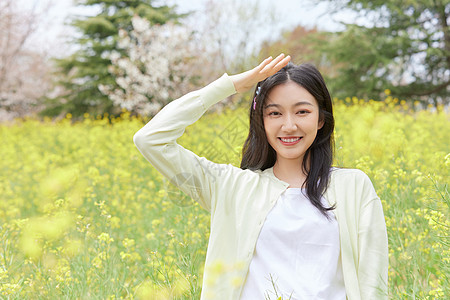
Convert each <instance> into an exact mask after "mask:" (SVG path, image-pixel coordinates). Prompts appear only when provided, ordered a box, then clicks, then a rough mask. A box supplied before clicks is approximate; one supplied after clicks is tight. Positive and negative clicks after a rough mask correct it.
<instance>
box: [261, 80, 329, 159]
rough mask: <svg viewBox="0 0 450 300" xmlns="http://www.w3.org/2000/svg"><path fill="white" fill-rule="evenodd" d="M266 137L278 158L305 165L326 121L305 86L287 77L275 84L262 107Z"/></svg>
mask: <svg viewBox="0 0 450 300" xmlns="http://www.w3.org/2000/svg"><path fill="white" fill-rule="evenodd" d="M263 121H264V129H265V132H266V136H267V140H268V142H269V144H270V145H271V146H272V148H273V149H274V150H275V151H276V153H277V158H276V159H277V162H278V163H280V160H283V162H288V161H289V162H292V163H296V164H297V163H298V164H299V165H300V166H301V165H302V161H303V157H304V155H305V153H306V151H307V150H308V148H309V147H310V146H311V145H312V143H313V142H314V139H315V138H316V135H317V131H318V130H319V129H320V128H321V127H322V125H323V122H321V121H320V120H319V106H318V104H317V101H316V99H315V98H314V96H313V95H311V94H310V93H309V92H308V91H307V90H306V89H305V88H303V87H302V86H300V85H299V84H297V83H295V82H294V81H288V82H286V83H283V84H280V85H277V86H275V87H274V88H273V89H272V90H271V91H270V93H269V94H268V96H267V99H266V102H265V103H264V107H263Z"/></svg>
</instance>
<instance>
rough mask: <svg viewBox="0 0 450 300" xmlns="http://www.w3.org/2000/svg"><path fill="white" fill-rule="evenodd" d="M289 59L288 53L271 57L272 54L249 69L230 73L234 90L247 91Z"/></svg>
mask: <svg viewBox="0 0 450 300" xmlns="http://www.w3.org/2000/svg"><path fill="white" fill-rule="evenodd" d="M290 60H291V57H290V56H289V55H288V56H286V57H284V54H283V53H281V54H280V55H278V56H277V57H276V58H275V59H273V58H272V56H270V57H268V58H266V59H265V60H263V62H262V63H260V64H259V65H258V66H257V67H255V68H253V69H251V70H248V71H246V72H243V73H240V74H236V75H231V76H230V78H231V80H232V81H233V84H234V88H235V89H236V92H238V93H242V92H245V91H248V90H249V89H251V88H252V87H253V86H254V85H255V84H257V83H258V82H260V81H261V80H264V79H266V78H267V77H269V76H272V75H273V74H275V73H276V72H278V71H279V70H281V69H282V68H283V67H284V66H286V65H287V64H288V62H289V61H290Z"/></svg>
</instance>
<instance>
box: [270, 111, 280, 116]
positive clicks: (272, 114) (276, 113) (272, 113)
mask: <svg viewBox="0 0 450 300" xmlns="http://www.w3.org/2000/svg"><path fill="white" fill-rule="evenodd" d="M278 114H280V113H279V112H277V111H272V112H270V113H269V116H275V115H278Z"/></svg>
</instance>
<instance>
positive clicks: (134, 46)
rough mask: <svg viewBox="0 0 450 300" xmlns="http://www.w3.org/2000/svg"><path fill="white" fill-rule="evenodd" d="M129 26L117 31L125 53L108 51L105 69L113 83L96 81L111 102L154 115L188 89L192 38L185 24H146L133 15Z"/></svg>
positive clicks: (130, 109) (196, 54)
mask: <svg viewBox="0 0 450 300" xmlns="http://www.w3.org/2000/svg"><path fill="white" fill-rule="evenodd" d="M132 24H133V30H132V31H131V32H129V33H127V32H126V31H125V30H120V31H119V42H118V46H119V48H120V49H123V50H125V51H126V55H125V56H121V55H120V53H119V52H112V53H111V55H110V56H109V58H110V59H111V61H112V66H110V68H109V71H110V73H112V74H113V75H114V77H115V79H116V85H100V86H99V88H100V90H101V91H102V93H104V94H105V95H107V96H108V97H109V98H110V99H111V101H112V102H113V103H114V105H115V106H118V107H121V108H125V109H127V110H128V111H130V112H132V113H133V114H140V115H154V114H156V113H157V112H158V111H159V110H160V109H161V107H163V106H164V105H166V104H167V103H168V102H170V101H171V100H173V99H176V98H178V97H180V96H182V95H183V94H186V93H188V92H189V91H190V89H191V88H193V87H191V86H190V84H189V83H190V78H191V76H193V73H194V70H195V69H193V68H192V67H193V64H192V62H193V60H198V59H199V58H200V57H199V56H198V52H197V51H195V50H194V49H195V42H194V41H193V40H192V39H191V32H189V30H188V29H187V28H185V27H182V26H177V25H175V24H170V23H166V24H164V25H153V26H151V25H150V22H148V21H147V20H146V19H143V18H141V17H139V16H135V17H133V19H132Z"/></svg>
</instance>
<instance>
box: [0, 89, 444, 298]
mask: <svg viewBox="0 0 450 300" xmlns="http://www.w3.org/2000/svg"><path fill="white" fill-rule="evenodd" d="M334 108H335V118H336V134H335V139H336V159H335V165H336V166H345V167H351V168H353V167H355V168H359V169H361V170H363V171H364V172H366V173H367V174H368V175H369V177H370V178H371V179H372V182H373V183H374V186H375V188H376V190H377V193H378V195H379V196H380V198H381V199H382V202H383V206H384V212H385V217H386V223H387V227H388V235H389V249H390V250H389V251H390V253H389V256H390V266H389V291H390V298H391V299H443V298H445V297H446V296H445V295H447V296H448V295H450V281H449V274H450V250H449V243H450V241H449V232H450V230H449V226H450V217H449V216H450V208H449V207H450V206H449V205H450V197H449V190H448V183H449V175H450V174H449V173H450V172H449V170H450V122H449V114H448V112H445V111H443V109H442V108H440V109H438V110H434V111H433V110H432V109H427V110H417V111H414V109H413V108H411V107H409V106H408V105H407V104H406V103H404V102H401V103H399V102H398V100H397V99H392V98H391V97H389V96H388V97H387V98H386V100H385V101H384V102H375V101H363V100H360V99H357V98H347V99H344V100H336V99H335V107H334ZM105 117H106V116H105ZM146 122H148V120H147V119H146V120H144V119H141V118H136V117H130V114H129V113H127V112H124V113H123V114H122V116H121V117H120V118H116V119H113V120H112V123H109V122H108V121H107V119H106V118H92V117H91V116H89V115H85V118H84V120H83V121H81V122H72V120H71V116H70V115H67V116H66V118H65V119H63V120H60V121H58V122H52V121H50V120H46V121H45V122H39V121H36V120H34V119H26V120H23V121H18V122H15V123H9V124H7V123H5V124H1V125H0V137H1V142H2V144H1V147H0V157H1V160H0V170H1V173H0V195H1V201H0V220H1V222H0V237H1V238H0V299H199V297H200V289H201V274H202V268H203V262H204V257H205V253H206V246H207V240H208V234H209V215H208V213H207V212H206V211H203V210H202V209H201V208H200V207H199V205H198V204H196V203H195V202H193V201H192V200H191V199H190V198H189V197H187V196H186V195H183V194H182V193H181V192H179V191H178V190H177V189H176V188H174V187H173V186H171V184H170V183H169V182H168V180H166V179H165V178H163V177H162V176H161V175H160V174H159V173H158V172H157V171H156V170H154V169H153V167H152V166H151V165H150V164H149V163H148V162H147V161H146V160H145V159H144V158H143V156H142V155H141V154H140V153H139V151H138V150H137V148H136V147H135V146H134V144H133V135H134V133H135V132H137V131H138V130H139V129H140V128H141V127H142V126H143V125H144V124H145V123H146ZM247 130H248V119H247V109H237V110H230V109H226V110H225V111H223V112H222V113H221V114H217V113H211V114H206V115H204V116H203V117H202V118H201V119H200V120H199V121H198V122H197V123H195V124H193V125H191V126H189V127H188V128H187V129H186V132H185V134H184V135H183V136H182V137H181V138H180V139H179V140H178V142H179V143H180V144H181V145H183V146H184V147H185V148H187V149H189V150H191V151H193V152H195V153H197V154H199V155H201V156H205V157H207V158H208V159H210V160H212V161H215V162H218V163H231V164H233V165H235V166H239V162H240V150H241V147H242V145H243V142H244V139H245V137H246V134H247ZM215 268H216V271H217V274H218V276H217V280H220V276H219V275H220V273H221V272H232V271H233V270H232V268H230V266H225V265H222V264H220V263H218V264H217V266H216V267H215ZM238 283H239V279H236V281H235V282H230V284H238Z"/></svg>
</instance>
